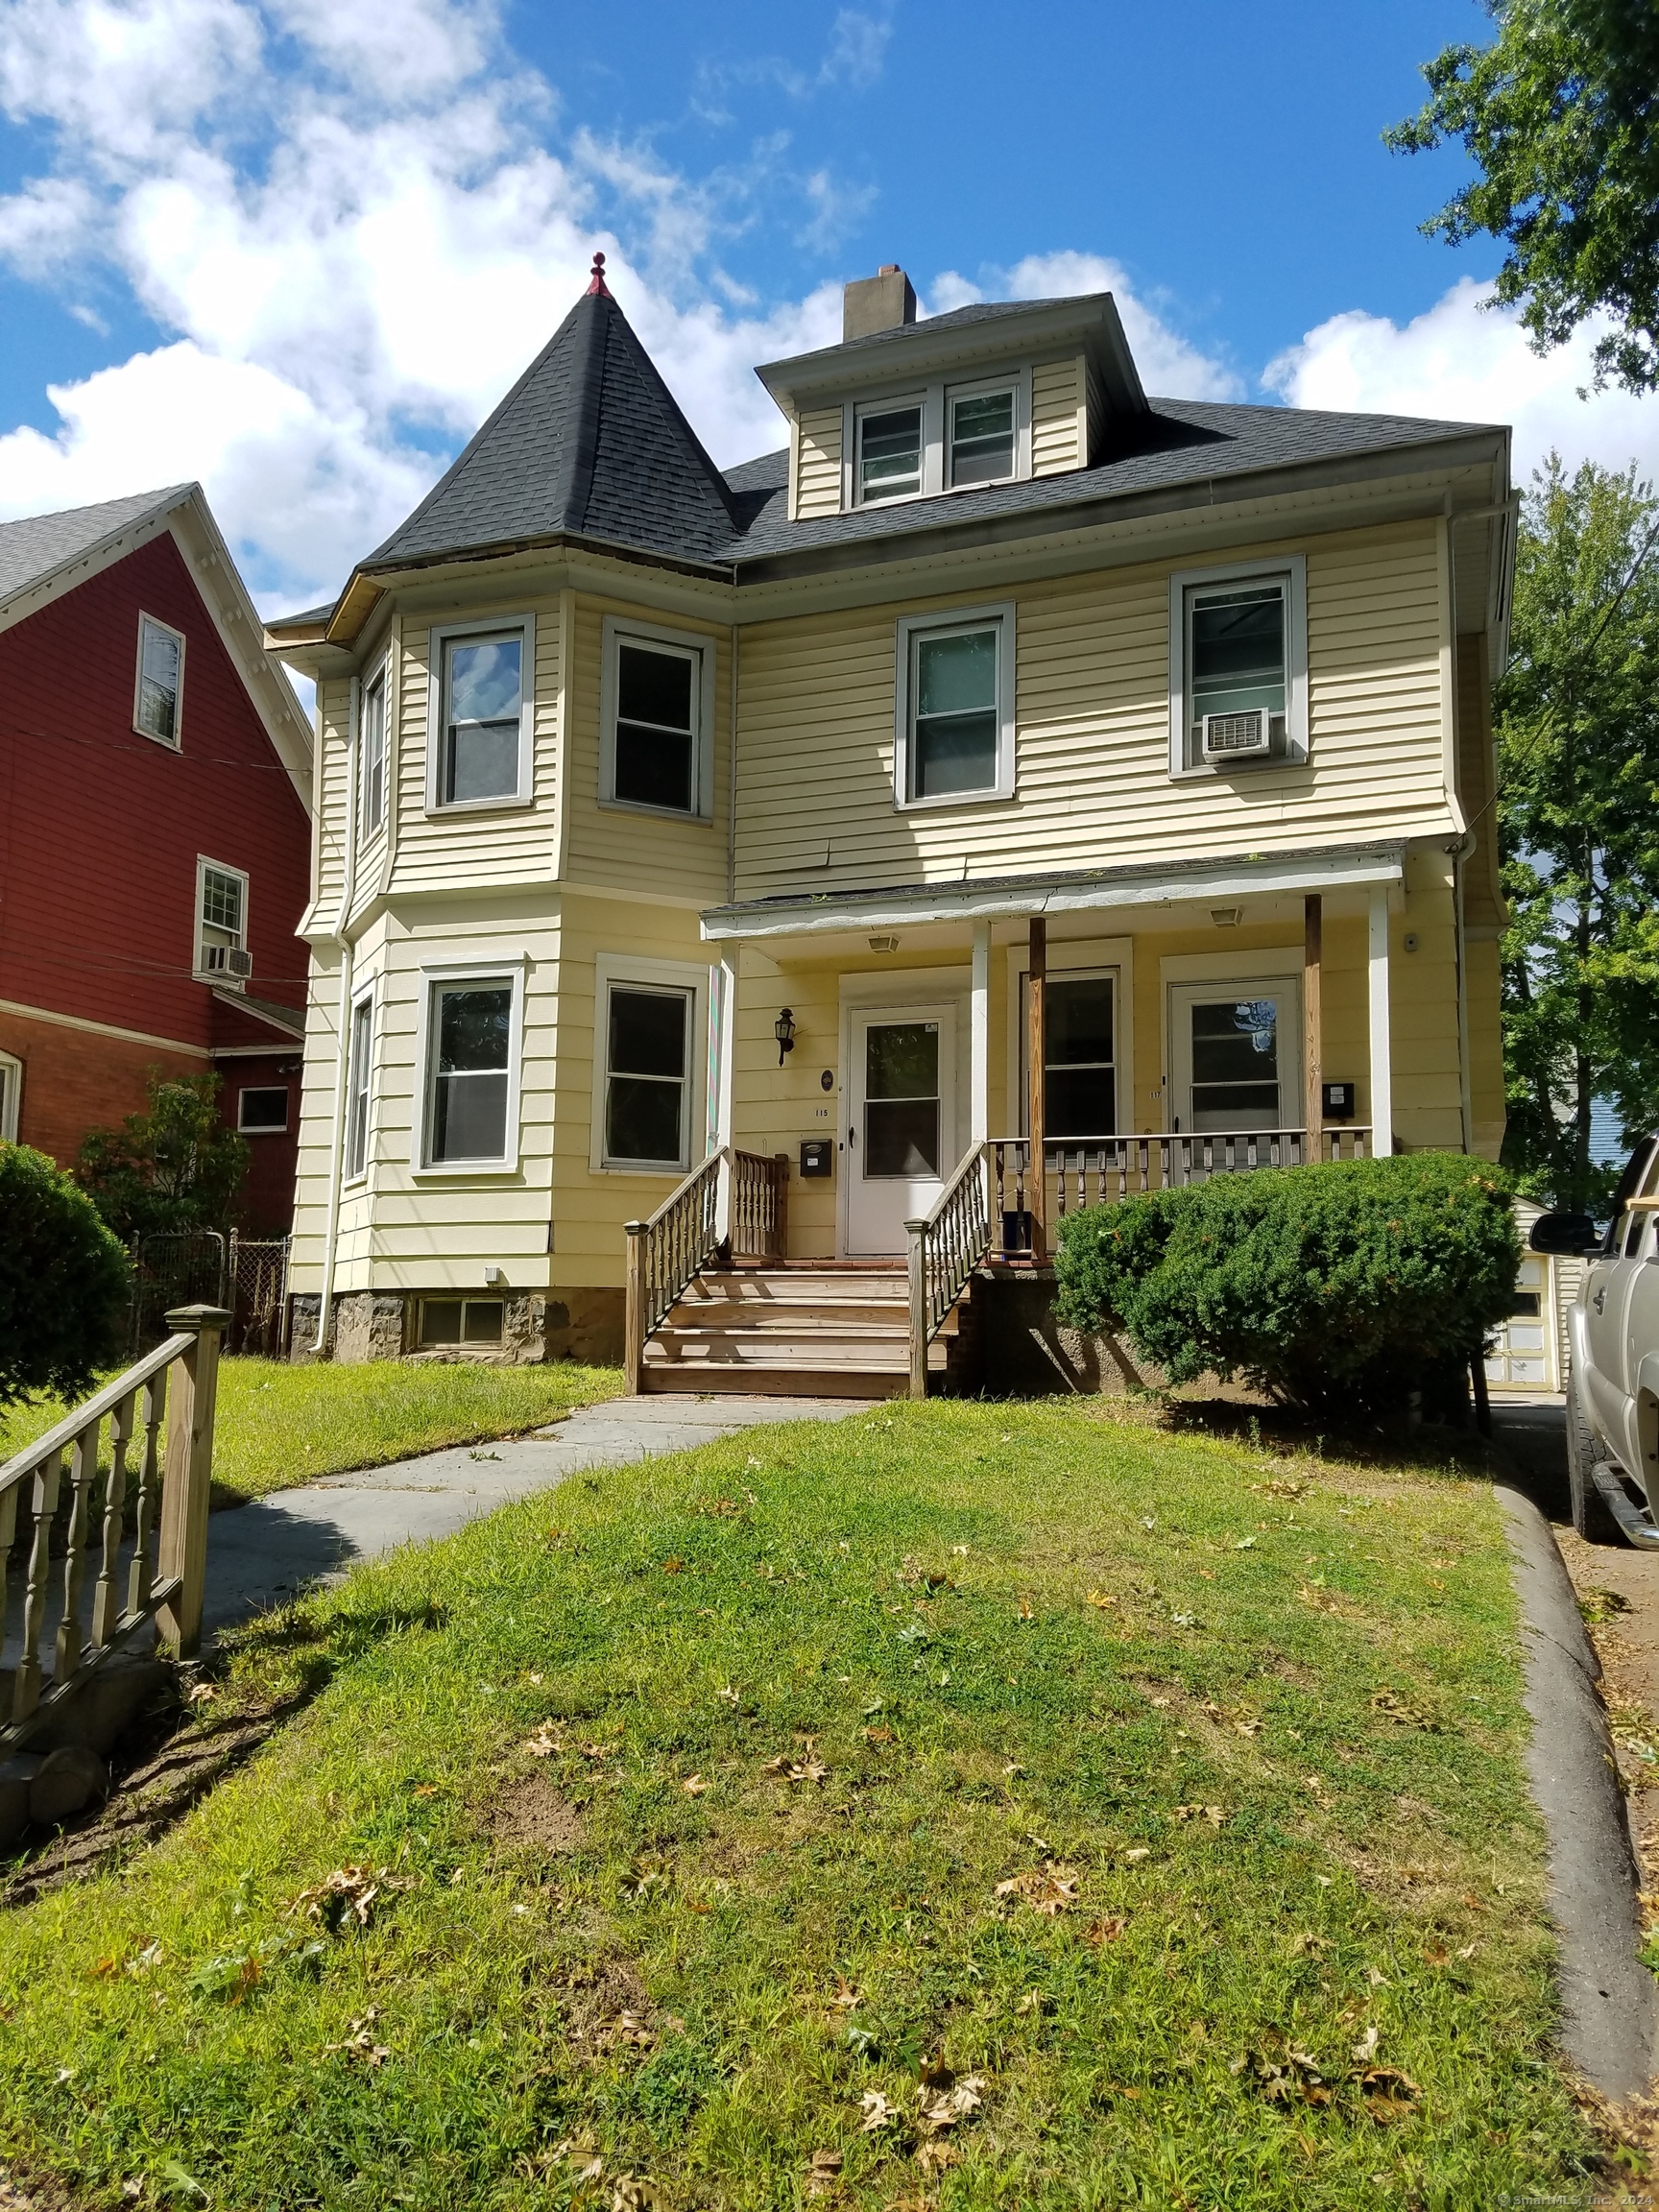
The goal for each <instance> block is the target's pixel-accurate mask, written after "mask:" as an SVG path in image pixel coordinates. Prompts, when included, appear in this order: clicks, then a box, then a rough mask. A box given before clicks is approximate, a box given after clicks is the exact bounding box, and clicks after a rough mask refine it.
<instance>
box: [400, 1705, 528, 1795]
mask: <svg viewBox="0 0 1659 2212" xmlns="http://www.w3.org/2000/svg"><path fill="white" fill-rule="evenodd" d="M524 1748H525V1750H526V1751H528V1752H529V1754H530V1756H531V1758H532V1759H551V1758H552V1757H553V1756H554V1754H555V1753H556V1752H559V1751H563V1750H564V1748H565V1743H564V1739H563V1738H562V1737H561V1736H560V1734H559V1723H558V1722H557V1721H556V1720H543V1721H542V1723H541V1727H540V1728H538V1729H537V1731H536V1733H535V1735H534V1736H526V1737H525V1739H524ZM417 1794H419V1792H417ZM428 1794H430V1791H428Z"/></svg>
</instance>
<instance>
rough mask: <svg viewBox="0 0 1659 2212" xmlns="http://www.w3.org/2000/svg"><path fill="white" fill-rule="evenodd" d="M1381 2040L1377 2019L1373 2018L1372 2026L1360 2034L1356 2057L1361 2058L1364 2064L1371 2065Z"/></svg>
mask: <svg viewBox="0 0 1659 2212" xmlns="http://www.w3.org/2000/svg"><path fill="white" fill-rule="evenodd" d="M1379 2040H1380V2036H1379V2032H1378V2028H1377V2023H1376V2021H1375V2020H1373V2021H1372V2023H1371V2025H1370V2027H1369V2028H1367V2029H1366V2031H1365V2032H1364V2034H1363V2035H1361V2036H1360V2038H1359V2040H1358V2043H1356V2044H1355V2046H1354V2056H1355V2057H1356V2058H1358V2059H1359V2060H1360V2061H1361V2062H1362V2063H1363V2064H1365V2065H1369V2064H1370V2062H1371V2060H1372V2059H1373V2058H1375V2057H1376V2056H1377V2045H1378V2042H1379Z"/></svg>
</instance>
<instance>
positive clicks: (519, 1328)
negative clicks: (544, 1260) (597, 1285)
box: [288, 1289, 623, 1367]
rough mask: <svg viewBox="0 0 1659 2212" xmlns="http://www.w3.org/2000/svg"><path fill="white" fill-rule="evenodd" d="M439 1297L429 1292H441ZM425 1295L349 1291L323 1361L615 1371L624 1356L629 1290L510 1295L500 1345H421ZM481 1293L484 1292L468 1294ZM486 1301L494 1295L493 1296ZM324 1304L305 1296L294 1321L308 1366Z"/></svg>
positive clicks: (294, 1344)
mask: <svg viewBox="0 0 1659 2212" xmlns="http://www.w3.org/2000/svg"><path fill="white" fill-rule="evenodd" d="M435 1294H437V1293H425V1295H435ZM421 1295H422V1293H419V1292H415V1291H400V1290H347V1291H343V1292H342V1293H341V1295H340V1296H339V1297H338V1298H336V1299H335V1300H334V1302H333V1306H332V1309H331V1310H330V1313H329V1318H328V1340H327V1344H326V1346H325V1350H324V1353H323V1355H322V1356H323V1358H328V1359H338V1360H339V1361H340V1362H341V1364H342V1365H344V1366H356V1365H359V1364H360V1363H361V1362H362V1361H364V1360H366V1359H407V1358H414V1359H421V1360H429V1361H445V1360H467V1361H469V1362H476V1363H477V1364H479V1365H483V1366H491V1367H530V1366H538V1365H540V1364H541V1361H543V1360H545V1359H580V1360H583V1361H586V1362H588V1363H589V1364H591V1365H594V1366H616V1365H618V1364H620V1361H621V1358H622V1312H623V1293H622V1291H621V1290H619V1289H615V1290H613V1289H576V1290H565V1289H562V1290H560V1291H559V1292H557V1293H556V1294H548V1293H546V1292H543V1291H521V1292H519V1293H517V1295H515V1294H514V1293H513V1292H512V1291H504V1292H503V1293H502V1298H501V1307H502V1310H501V1341H500V1343H499V1344H498V1345H497V1344H479V1345H469V1346H451V1345H445V1346H442V1347H440V1348H437V1349H434V1350H430V1351H422V1350H421V1348H420V1328H421V1318H420V1307H421ZM469 1295H471V1296H477V1295H478V1293H477V1292H471V1293H469ZM484 1295H486V1296H491V1295H493V1293H491V1292H486V1293H484ZM318 1306H319V1300H318V1299H317V1297H316V1295H315V1293H313V1292H308V1291H305V1292H300V1293H298V1294H297V1295H296V1296H295V1298H294V1299H293V1301H292V1311H291V1313H290V1316H289V1324H290V1325H289V1339H288V1340H289V1347H290V1349H289V1358H291V1359H292V1360H293V1361H294V1362H295V1364H296V1365H299V1366H303V1365H305V1364H306V1363H307V1362H309V1361H310V1360H311V1359H313V1358H316V1357H317V1355H316V1354H315V1353H314V1352H313V1351H312V1349H311V1346H312V1343H313V1340H314V1339H315V1337H316V1334H317V1312H318Z"/></svg>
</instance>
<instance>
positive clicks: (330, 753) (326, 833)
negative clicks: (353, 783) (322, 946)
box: [315, 683, 351, 923]
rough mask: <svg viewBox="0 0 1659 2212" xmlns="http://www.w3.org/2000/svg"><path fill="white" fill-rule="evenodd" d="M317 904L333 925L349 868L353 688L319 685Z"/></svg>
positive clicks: (337, 685)
mask: <svg viewBox="0 0 1659 2212" xmlns="http://www.w3.org/2000/svg"><path fill="white" fill-rule="evenodd" d="M317 721H318V758H317V789H318V806H319V812H318V819H317V825H316V830H315V835H316V838H317V902H318V905H319V907H320V908H321V909H322V913H323V918H324V920H325V923H332V921H333V919H334V915H335V911H336V909H337V907H338V905H339V901H340V886H341V884H342V882H343V881H344V879H345V866H346V805H347V790H348V785H349V778H350V772H351V761H350V748H351V685H350V684H349V683H334V684H320V685H318V686H317Z"/></svg>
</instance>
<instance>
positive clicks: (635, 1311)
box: [622, 1221, 645, 1398]
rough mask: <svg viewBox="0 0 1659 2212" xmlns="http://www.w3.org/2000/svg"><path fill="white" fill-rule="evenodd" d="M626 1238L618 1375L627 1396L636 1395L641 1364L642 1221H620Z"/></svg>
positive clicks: (643, 1281)
mask: <svg viewBox="0 0 1659 2212" xmlns="http://www.w3.org/2000/svg"><path fill="white" fill-rule="evenodd" d="M622 1229H623V1233H624V1235H625V1236H626V1237H627V1238H628V1289H627V1295H626V1298H625V1300H624V1304H623V1310H622V1375H623V1381H624V1383H625V1385H626V1388H627V1391H628V1395H629V1397H630V1398H637V1397H638V1395H639V1381H640V1377H641V1375H642V1374H643V1372H644V1367H645V1224H644V1222H643V1221H624V1222H623V1224H622Z"/></svg>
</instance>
